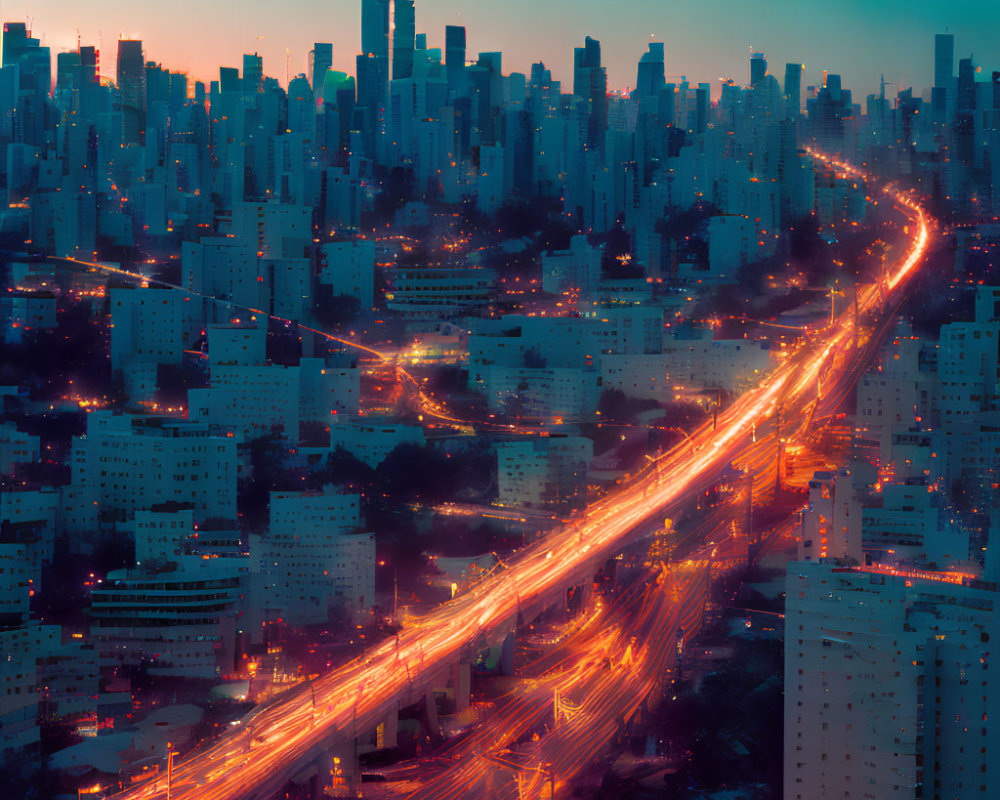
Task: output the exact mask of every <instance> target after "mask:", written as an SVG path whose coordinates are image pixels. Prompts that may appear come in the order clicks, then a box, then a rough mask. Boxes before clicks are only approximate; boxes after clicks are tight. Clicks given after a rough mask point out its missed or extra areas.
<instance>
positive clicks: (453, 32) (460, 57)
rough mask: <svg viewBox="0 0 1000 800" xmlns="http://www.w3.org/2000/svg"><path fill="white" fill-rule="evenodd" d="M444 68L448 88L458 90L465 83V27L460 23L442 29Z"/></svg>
mask: <svg viewBox="0 0 1000 800" xmlns="http://www.w3.org/2000/svg"><path fill="white" fill-rule="evenodd" d="M444 68H445V73H446V75H447V78H448V88H449V89H452V90H455V91H460V90H461V89H462V88H463V86H464V84H465V28H464V27H462V26H461V25H448V26H446V27H445V29H444Z"/></svg>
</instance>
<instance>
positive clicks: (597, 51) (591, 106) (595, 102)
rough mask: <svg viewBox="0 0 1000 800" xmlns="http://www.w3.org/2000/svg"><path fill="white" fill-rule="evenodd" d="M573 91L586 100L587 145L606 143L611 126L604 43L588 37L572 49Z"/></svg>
mask: <svg viewBox="0 0 1000 800" xmlns="http://www.w3.org/2000/svg"><path fill="white" fill-rule="evenodd" d="M573 94H575V95H576V96H577V97H580V98H582V99H583V100H586V101H587V109H586V113H587V147H588V148H590V149H592V150H593V149H595V148H599V147H601V146H603V144H604V131H605V130H606V129H607V127H608V74H607V70H606V69H605V68H604V67H602V66H601V43H600V42H599V41H597V40H596V39H591V38H590V37H589V36H588V37H587V38H586V40H585V41H584V45H583V47H577V48H574V50H573Z"/></svg>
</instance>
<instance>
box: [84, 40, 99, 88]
mask: <svg viewBox="0 0 1000 800" xmlns="http://www.w3.org/2000/svg"><path fill="white" fill-rule="evenodd" d="M100 56H101V54H100V53H99V52H98V51H97V48H96V47H94V46H93V45H83V46H82V47H81V48H80V77H81V80H82V81H83V82H84V83H95V82H96V81H97V76H98V74H99V73H100V64H101V61H100Z"/></svg>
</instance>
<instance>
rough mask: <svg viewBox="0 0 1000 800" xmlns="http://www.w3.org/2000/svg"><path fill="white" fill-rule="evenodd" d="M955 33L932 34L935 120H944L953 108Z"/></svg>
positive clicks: (932, 102)
mask: <svg viewBox="0 0 1000 800" xmlns="http://www.w3.org/2000/svg"><path fill="white" fill-rule="evenodd" d="M954 83H955V35H954V34H952V33H938V34H936V35H935V36H934V87H933V88H932V89H931V108H932V109H933V111H934V118H935V120H936V121H937V122H944V120H945V118H946V117H947V115H948V111H949V109H951V108H954V105H955V104H954V100H953V97H954V94H955V86H954Z"/></svg>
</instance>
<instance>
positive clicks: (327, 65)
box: [309, 42, 333, 98]
mask: <svg viewBox="0 0 1000 800" xmlns="http://www.w3.org/2000/svg"><path fill="white" fill-rule="evenodd" d="M332 67H333V45H332V44H331V43H330V42H316V43H315V44H314V45H313V49H312V50H310V51H309V85H310V86H311V87H312V90H313V94H315V95H316V96H317V98H319V97H322V92H323V81H324V79H325V78H326V71H327V70H328V69H331V68H332Z"/></svg>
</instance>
